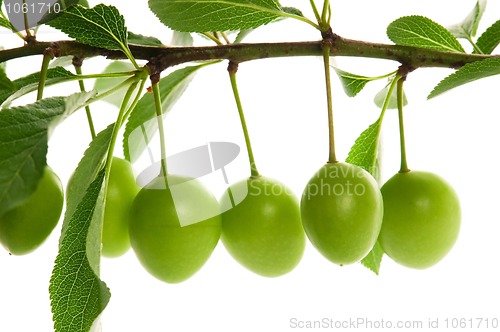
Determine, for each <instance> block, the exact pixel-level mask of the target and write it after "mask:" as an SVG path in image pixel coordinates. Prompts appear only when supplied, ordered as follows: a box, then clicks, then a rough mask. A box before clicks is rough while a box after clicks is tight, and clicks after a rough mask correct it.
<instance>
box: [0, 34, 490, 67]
mask: <svg viewBox="0 0 500 332" xmlns="http://www.w3.org/2000/svg"><path fill="white" fill-rule="evenodd" d="M326 38H328V39H329V40H328V41H329V43H330V44H331V45H332V47H331V55H332V56H349V57H364V58H375V59H385V60H393V61H396V62H399V63H400V64H402V65H404V66H406V67H408V68H412V69H417V68H421V67H444V68H459V67H461V66H463V65H465V64H467V63H471V62H475V61H480V60H484V59H487V58H491V57H496V58H498V57H500V55H481V54H466V53H455V52H444V51H437V50H432V49H427V48H418V47H408V46H401V45H389V44H380V43H370V42H365V41H359V40H352V39H346V38H342V37H340V36H338V35H336V34H332V35H331V36H328V37H326ZM322 43H323V41H321V40H319V41H306V42H294V43H255V44H243V43H242V44H232V45H221V46H205V47H196V46H192V47H168V46H165V47H152V46H140V45H132V44H131V45H130V50H131V52H132V54H133V55H134V57H135V58H136V59H137V60H147V61H149V62H153V63H154V64H155V65H156V66H158V67H159V68H160V70H164V69H166V68H169V67H172V66H175V65H179V64H182V63H187V62H192V61H201V60H230V61H233V62H235V63H241V62H245V61H251V60H258V59H266V58H277V57H292V56H293V57H297V56H321V55H322V48H321V45H322ZM47 47H51V48H52V49H54V50H55V52H56V54H55V55H56V56H58V57H59V56H67V55H70V56H77V57H79V58H82V59H83V58H88V57H95V56H103V57H106V58H108V59H125V55H124V54H123V53H122V52H121V51H114V50H107V49H102V48H96V47H92V46H88V45H85V44H81V43H78V42H76V41H58V42H42V41H34V42H32V43H30V44H27V45H25V46H23V47H19V48H13V49H8V50H1V51H0V63H1V62H4V61H8V60H12V59H16V58H22V57H28V56H33V55H41V54H43V52H44V50H45V49H46V48H47Z"/></svg>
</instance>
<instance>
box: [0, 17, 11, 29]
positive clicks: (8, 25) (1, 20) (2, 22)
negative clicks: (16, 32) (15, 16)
mask: <svg viewBox="0 0 500 332" xmlns="http://www.w3.org/2000/svg"><path fill="white" fill-rule="evenodd" d="M0 27H4V28H7V29H9V30H13V29H12V24H11V23H10V21H9V20H8V19H6V18H3V17H0Z"/></svg>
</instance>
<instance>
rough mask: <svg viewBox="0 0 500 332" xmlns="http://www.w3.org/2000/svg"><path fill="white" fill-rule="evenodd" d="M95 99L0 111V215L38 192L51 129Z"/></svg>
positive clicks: (67, 99)
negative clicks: (36, 190)
mask: <svg viewBox="0 0 500 332" xmlns="http://www.w3.org/2000/svg"><path fill="white" fill-rule="evenodd" d="M94 96H95V94H94V93H79V94H75V95H71V96H69V97H64V98H63V97H56V98H48V99H43V100H40V101H38V102H36V103H34V104H31V105H26V106H20V107H15V108H10V109H4V110H2V111H1V112H0V215H1V214H2V213H3V212H5V211H7V210H9V209H11V208H13V207H15V206H17V205H19V204H21V203H23V202H24V201H25V200H26V199H27V198H28V197H29V196H30V194H31V193H33V191H34V190H35V187H36V184H37V183H38V180H39V179H40V177H41V175H42V173H43V168H44V167H45V165H46V164H47V160H46V155H47V149H48V139H49V137H50V134H51V130H52V129H53V128H54V127H55V126H56V125H57V124H58V123H59V122H60V121H62V120H64V119H65V118H66V117H67V116H69V115H71V114H72V113H73V112H74V111H76V110H77V109H79V108H80V107H82V106H83V105H84V104H85V103H86V102H87V101H88V100H89V99H90V98H92V97H94Z"/></svg>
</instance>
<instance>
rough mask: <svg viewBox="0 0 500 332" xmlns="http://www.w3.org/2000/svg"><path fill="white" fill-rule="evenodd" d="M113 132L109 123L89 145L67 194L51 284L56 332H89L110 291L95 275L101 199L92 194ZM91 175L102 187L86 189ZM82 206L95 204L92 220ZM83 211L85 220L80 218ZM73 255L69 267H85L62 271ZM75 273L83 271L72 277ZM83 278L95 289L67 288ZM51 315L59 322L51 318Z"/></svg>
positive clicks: (94, 192) (90, 181) (97, 270)
mask: <svg viewBox="0 0 500 332" xmlns="http://www.w3.org/2000/svg"><path fill="white" fill-rule="evenodd" d="M113 130H114V124H112V125H110V126H108V128H106V129H105V130H103V131H102V132H100V133H99V134H98V135H97V136H96V138H95V139H94V140H93V141H92V142H91V143H90V145H89V148H88V149H87V150H86V151H85V153H84V156H83V158H82V159H81V161H80V163H79V164H78V167H77V168H76V170H75V172H74V173H73V175H72V177H71V180H70V181H69V183H68V188H67V190H66V192H67V196H66V212H65V216H64V222H63V226H62V232H61V237H60V242H59V247H60V249H59V255H58V261H57V260H56V267H54V272H53V276H52V279H51V286H50V295H51V301H52V312H53V313H54V321H55V324H56V331H68V332H70V331H71V332H72V331H74V330H75V331H88V329H87V328H86V327H88V326H90V325H92V324H93V322H94V321H95V319H96V317H97V316H98V315H99V314H100V313H101V312H102V311H103V310H104V308H105V306H106V304H107V302H108V301H109V291H108V290H107V288H106V286H105V284H104V283H103V282H102V281H100V280H99V278H98V277H97V276H98V274H99V264H100V263H99V260H100V258H99V257H100V243H101V241H100V232H101V227H100V226H101V222H102V198H101V197H100V196H99V197H97V198H96V196H95V195H96V193H97V191H98V188H101V187H102V179H100V178H101V177H102V176H103V173H101V174H100V175H99V176H98V170H99V169H102V167H103V166H104V159H105V157H106V155H107V152H108V149H109V145H110V142H111V137H112V134H113ZM96 177H97V179H98V180H99V179H100V180H99V181H101V185H99V184H98V183H97V184H95V187H96V188H95V190H92V189H89V190H87V188H89V186H91V188H92V186H93V185H94V184H92V181H93V179H95V178H96ZM96 181H97V180H96ZM94 183H96V182H94ZM89 192H93V197H92V198H91V199H90V198H89V197H88V196H89ZM84 204H86V205H88V210H91V209H92V208H93V205H95V207H96V209H95V212H94V213H93V215H92V216H91V215H90V214H89V213H88V212H86V211H83V210H85V209H83V208H82V206H84ZM84 213H86V216H83V215H82V214H84ZM77 216H78V217H77ZM89 218H91V219H89ZM90 220H91V221H90ZM80 233H81V234H80ZM73 256H77V257H78V261H77V262H74V261H73V259H72V260H71V264H75V265H76V264H80V265H78V266H79V267H80V266H83V267H84V269H81V268H80V269H75V270H71V269H62V267H64V264H69V263H70V262H68V260H69V259H68V257H69V258H70V257H73ZM58 263H59V265H57V264H58ZM75 271H78V272H80V271H82V273H78V274H77V273H75ZM85 280H88V283H90V282H92V285H94V284H97V285H99V286H95V287H93V288H92V289H81V288H80V287H72V285H74V284H79V285H80V282H82V281H85ZM89 304H91V305H90V306H89ZM56 316H57V317H60V318H58V319H57V320H56ZM73 321H78V322H79V326H71V324H70V323H71V322H73Z"/></svg>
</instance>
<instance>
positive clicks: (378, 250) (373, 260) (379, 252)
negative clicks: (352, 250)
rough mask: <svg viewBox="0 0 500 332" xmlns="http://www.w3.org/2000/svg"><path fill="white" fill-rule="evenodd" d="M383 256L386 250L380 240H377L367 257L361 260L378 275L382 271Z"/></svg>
mask: <svg viewBox="0 0 500 332" xmlns="http://www.w3.org/2000/svg"><path fill="white" fill-rule="evenodd" d="M382 257H384V250H383V249H382V246H381V245H380V242H378V241H377V242H375V245H374V246H373V248H372V250H371V251H370V252H369V253H368V255H366V257H365V258H363V259H362V260H361V264H363V266H365V267H367V268H369V269H370V270H371V271H372V272H373V273H375V274H376V275H378V274H379V272H380V264H381V263H382Z"/></svg>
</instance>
